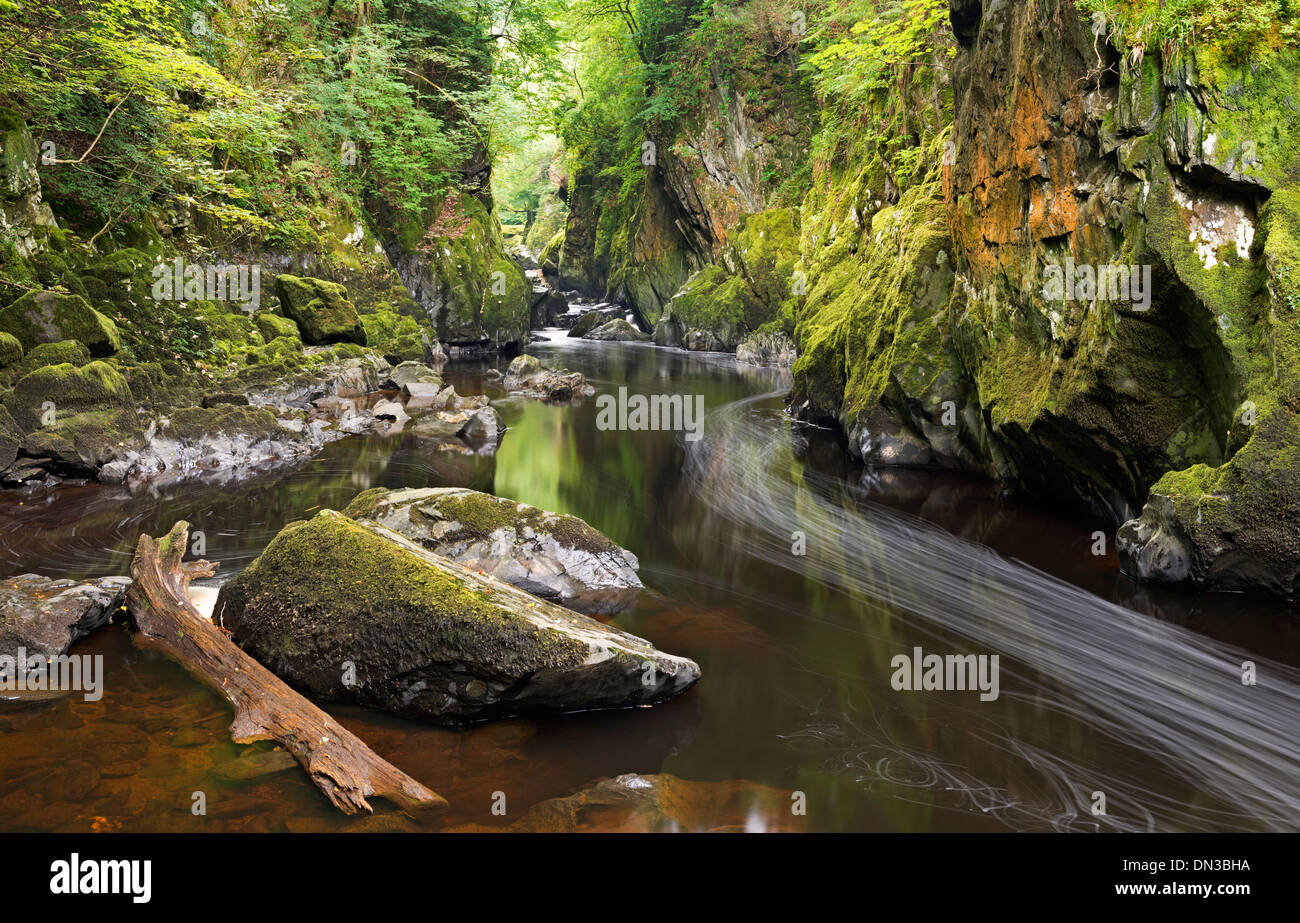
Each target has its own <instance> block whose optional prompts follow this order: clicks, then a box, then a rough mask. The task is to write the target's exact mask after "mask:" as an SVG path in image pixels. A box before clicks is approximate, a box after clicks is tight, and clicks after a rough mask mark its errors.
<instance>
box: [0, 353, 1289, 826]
mask: <svg viewBox="0 0 1300 923" xmlns="http://www.w3.org/2000/svg"><path fill="white" fill-rule="evenodd" d="M530 351H533V352H535V353H536V354H537V355H539V356H540V357H541V358H542V359H543V361H545V362H547V363H548V364H554V365H563V366H567V367H568V368H572V369H578V370H581V371H583V372H584V373H586V374H587V375H588V377H589V378H590V379H591V380H592V382H593V384H595V385H596V387H597V391H598V393H605V392H612V391H616V390H617V388H618V387H619V386H621V385H627V386H628V387H629V389H630V390H631V391H632V392H640V393H678V394H683V395H695V394H701V395H703V396H704V402H705V407H706V410H707V412H708V417H707V420H706V422H705V426H704V430H703V438H702V439H701V440H699V441H698V442H691V441H687V440H686V439H684V438H683V434H681V433H671V432H619V431H601V430H600V429H598V428H597V426H596V405H595V400H594V399H592V398H588V399H586V400H584V401H580V402H577V403H575V404H573V405H565V406H552V405H546V404H542V403H539V402H536V401H530V400H524V399H518V398H511V399H509V400H506V401H504V402H502V403H501V404H500V405H499V406H500V409H501V412H502V414H503V417H504V419H505V422H506V423H507V425H508V426H509V430H508V432H507V433H506V435H505V438H504V439H503V441H502V444H501V446H500V449H499V450H498V451H497V453H496V454H495V456H493V457H485V456H458V455H448V454H433V453H430V452H429V451H428V449H427V448H426V447H425V446H424V445H422V444H421V443H420V442H419V441H417V440H414V439H411V438H409V437H400V436H399V437H394V438H391V439H383V438H379V437H367V438H362V439H349V440H345V441H343V442H339V443H335V444H333V445H331V446H328V447H327V449H326V450H325V451H324V452H323V453H322V454H321V455H319V456H318V457H316V458H315V459H312V460H311V461H308V462H306V463H303V464H299V465H297V466H295V467H291V468H286V469H283V470H280V471H275V472H267V473H264V474H262V475H260V476H259V477H257V478H256V479H252V480H248V481H245V482H242V483H233V484H220V485H218V484H211V485H203V484H197V485H196V484H190V485H173V486H169V487H167V488H165V489H161V490H159V491H157V492H156V493H151V492H148V491H145V492H141V493H137V494H134V495H132V494H130V493H128V492H126V491H122V490H117V489H110V488H104V487H100V486H96V485H91V486H87V487H64V488H60V489H58V490H55V491H53V492H51V493H48V494H44V495H33V496H26V497H18V496H12V495H11V496H8V497H5V498H3V499H2V500H0V568H3V575H4V576H8V575H11V574H16V573H22V572H26V571H33V572H37V573H42V574H46V575H48V576H73V577H81V576H92V575H100V574H109V573H124V572H125V570H126V567H127V564H128V561H129V556H130V552H131V550H132V548H133V547H134V543H135V539H136V537H137V536H138V535H139V534H140V533H141V532H149V533H152V534H159V533H162V532H164V531H166V530H167V529H168V528H169V527H170V526H171V524H172V523H173V522H174V521H175V520H176V519H179V518H184V519H187V520H189V521H190V522H191V523H192V525H193V528H194V529H198V530H202V531H203V533H204V537H205V540H206V544H207V549H206V554H207V557H209V558H211V559H213V560H218V561H221V562H222V567H221V570H220V572H219V576H218V580H220V579H228V578H229V577H230V576H231V575H233V574H234V573H236V572H237V571H238V570H239V569H241V568H242V567H244V566H246V565H247V564H248V563H249V562H250V561H251V560H252V559H253V558H254V557H256V555H257V554H258V553H259V551H260V550H261V549H262V548H263V547H264V546H265V544H266V543H267V542H268V541H269V540H270V539H271V537H272V536H274V535H275V533H276V532H277V531H278V530H279V529H280V528H281V527H282V526H283V525H284V524H285V523H287V522H290V521H292V520H294V519H297V518H301V517H303V516H304V515H308V514H310V513H312V512H314V511H315V510H317V509H320V508H339V507H341V506H343V505H344V504H346V503H347V501H348V500H349V499H350V498H351V497H352V496H354V495H355V494H356V493H357V492H359V491H361V490H364V489H366V488H368V487H373V486H391V487H397V486H442V485H460V486H468V487H473V488H476V489H479V490H486V491H491V492H494V493H497V494H500V495H502V496H508V497H512V498H515V499H518V500H522V501H525V502H528V503H532V504H535V505H537V506H541V507H543V508H546V509H550V510H556V511H561V512H567V513H572V514H573V515H576V516H579V517H582V518H583V519H585V520H587V521H588V522H589V523H591V524H592V525H593V526H595V527H596V528H598V529H600V530H602V531H603V532H605V533H606V534H608V535H609V536H610V537H611V538H612V539H613V540H615V541H616V542H619V543H620V544H622V545H623V546H625V547H627V548H629V549H631V550H632V551H634V552H635V553H636V554H637V555H638V557H639V558H640V561H641V576H642V579H643V580H644V582H645V583H646V585H647V587H649V588H650V590H651V591H650V592H647V593H646V594H645V596H644V598H643V600H642V602H641V603H640V604H639V605H638V606H637V607H636V608H634V609H632V610H629V611H628V612H626V613H624V614H622V615H621V616H619V617H618V619H617V620H616V622H617V624H619V625H620V626H621V627H623V628H626V629H627V630H630V631H632V632H635V633H637V634H639V635H642V636H643V637H645V638H648V639H649V640H651V641H652V642H654V643H655V644H656V645H657V646H659V647H660V648H662V649H663V650H665V651H668V652H670V653H674V654H682V655H686V656H689V657H692V658H694V659H695V660H697V661H698V662H699V663H700V665H701V667H702V669H703V679H702V680H701V682H700V683H699V684H698V685H697V686H696V687H695V688H694V689H693V690H691V691H690V692H688V693H687V694H686V695H684V696H682V697H681V698H679V699H677V700H674V701H672V702H669V703H666V704H664V705H660V706H657V707H655V708H650V709H636V710H629V711H621V712H604V713H590V714H578V715H567V716H561V717H556V718H554V719H551V720H546V721H524V720H515V721H505V722H495V723H492V724H486V725H480V726H476V727H471V728H464V729H456V730H448V729H442V728H438V727H434V726H431V725H427V724H422V723H419V722H416V721H412V720H407V719H402V718H395V717H391V716H388V715H384V714H381V713H376V712H370V711H365V710H361V709H355V708H338V707H332V708H330V707H329V706H327V708H330V710H331V712H332V713H334V714H335V715H336V716H337V717H338V718H339V719H340V720H341V721H342V722H343V723H344V724H346V725H347V726H348V727H349V728H350V729H352V730H353V731H355V732H356V733H358V734H359V735H360V736H361V737H362V738H363V739H365V740H366V741H367V742H369V743H370V744H371V745H372V746H373V747H374V748H375V749H376V750H377V751H378V752H379V753H380V754H381V755H383V756H384V757H386V758H388V759H390V760H391V761H393V762H394V763H395V764H396V765H398V766H399V767H401V768H402V769H403V770H405V771H407V772H408V773H410V774H411V775H413V776H415V777H416V778H418V779H419V780H420V781H422V782H424V783H426V784H427V785H429V786H430V787H431V788H433V789H434V790H436V791H438V792H439V793H440V794H442V795H443V796H444V797H445V798H447V799H448V801H449V802H450V803H451V806H452V807H451V810H450V811H448V812H447V813H445V814H444V815H442V816H441V817H439V818H437V819H432V820H430V819H413V818H407V817H405V816H402V815H394V814H392V813H382V814H381V815H380V816H377V817H375V818H365V819H361V820H357V819H349V818H344V817H342V816H341V815H338V814H337V812H335V811H334V810H333V809H332V808H330V807H329V805H328V803H327V802H326V801H325V799H324V798H323V797H321V796H320V794H319V793H318V792H317V791H316V789H315V788H314V787H313V786H312V785H311V784H310V783H309V782H308V781H307V779H306V777H305V775H304V774H303V773H302V772H301V771H299V770H298V769H297V768H296V767H292V766H290V767H289V768H287V769H286V768H285V767H284V762H283V758H284V754H283V753H276V752H273V751H272V750H271V747H270V746H269V745H266V746H258V747H240V746H236V745H235V744H233V743H231V742H230V741H229V738H228V736H227V733H226V728H227V725H228V723H229V719H230V714H229V711H228V709H227V707H226V706H225V704H224V703H223V701H222V700H221V699H219V698H218V697H217V696H216V695H214V694H212V693H210V692H208V691H207V690H206V689H204V688H203V687H201V686H200V685H199V684H197V683H196V682H195V681H193V680H192V679H190V677H189V676H188V675H187V674H186V673H185V672H184V671H183V670H182V669H181V668H180V667H178V666H176V665H175V664H173V663H171V662H169V661H167V660H166V659H165V658H162V657H160V656H158V655H156V654H151V653H144V652H139V651H136V650H134V649H133V648H132V647H131V644H130V641H129V636H128V634H127V632H126V631H125V629H124V628H122V627H120V626H111V627H109V628H106V629H104V630H103V631H101V632H99V633H98V634H97V635H96V636H94V637H92V638H91V639H88V640H87V641H86V642H83V643H82V644H81V645H79V646H78V647H77V648H76V649H75V650H74V653H91V654H95V653H98V654H102V655H104V657H105V663H106V670H107V676H106V680H105V695H104V698H103V700H102V701H100V702H84V701H81V700H80V699H79V698H78V699H72V698H65V699H60V700H56V701H53V702H42V703H29V704H23V705H13V704H4V705H0V734H3V738H0V740H2V741H3V745H2V746H0V829H4V830H15V829H23V830H26V829H38V830H89V829H102V830H285V829H289V830H345V829H430V830H447V829H479V828H505V827H509V826H511V825H515V826H516V827H517V828H519V829H584V830H587V829H591V830H605V829H631V830H639V829H698V830H710V829H749V830H765V829H770V830H833V831H844V830H905V831H926V830H1009V829H1010V830H1051V829H1061V830H1081V831H1087V830H1098V829H1100V830H1110V829H1118V830H1267V829H1284V830H1285V829H1296V828H1297V827H1298V826H1300V773H1298V772H1297V769H1300V670H1297V669H1296V667H1297V665H1300V633H1298V632H1297V629H1296V627H1295V620H1294V618H1293V617H1292V614H1291V607H1290V606H1289V605H1288V604H1286V603H1282V602H1277V601H1272V600H1267V599H1254V598H1250V597H1245V596H1231V595H1210V596H1199V597H1197V596H1190V595H1183V594H1179V593H1172V592H1163V591H1153V590H1149V589H1146V588H1142V587H1139V586H1137V585H1135V584H1133V583H1132V582H1131V581H1129V580H1127V579H1126V578H1124V577H1122V576H1121V575H1120V574H1119V573H1118V569H1117V566H1116V563H1115V560H1114V557H1113V555H1108V556H1103V557H1096V556H1093V555H1092V554H1091V552H1090V545H1091V544H1092V532H1093V530H1094V528H1095V526H1094V525H1092V524H1089V523H1085V522H1081V521H1078V520H1077V519H1073V518H1071V517H1069V516H1067V515H1063V514H1059V513H1056V512H1053V511H1051V510H1048V509H1046V508H1044V507H1042V506H1041V505H1036V504H1033V503H1028V502H1024V501H1020V500H1014V499H1008V498H1006V497H1004V496H1003V495H1002V494H1001V492H1000V491H999V490H997V488H995V487H994V486H992V485H989V484H987V483H984V482H980V481H975V480H970V479H965V478H959V477H954V476H950V475H931V474H925V473H918V472H887V473H881V472H872V471H868V470H866V469H864V468H862V467H861V466H859V465H856V464H854V463H853V462H852V461H851V460H849V459H847V458H846V457H845V455H844V453H843V452H842V450H841V448H840V447H839V446H838V445H837V444H836V440H835V438H834V436H833V435H832V434H829V433H826V432H823V431H819V430H817V429H815V428H812V427H807V426H803V425H799V424H792V423H791V421H790V420H789V418H788V416H787V415H786V413H785V406H784V403H783V401H782V397H781V396H782V395H783V394H784V393H785V390H786V388H787V387H788V378H787V377H786V375H785V374H784V373H781V372H778V371H774V370H759V369H753V368H744V367H738V366H737V365H736V364H735V362H734V361H733V360H731V359H730V358H729V357H725V356H708V355H699V354H686V353H682V352H677V351H669V350H662V349H655V348H653V347H651V346H648V345H644V344H616V343H609V344H603V343H590V342H583V341H574V340H569V339H567V338H565V337H563V336H562V335H560V336H557V337H556V338H555V339H553V340H552V341H551V342H549V343H545V344H537V345H535V346H534V347H533V348H532V349H531V350H530ZM486 369H487V366H486V365H482V364H456V365H453V366H450V367H449V368H448V369H447V378H448V379H449V380H450V381H451V382H452V383H453V384H455V385H456V387H457V390H458V391H460V392H461V393H463V394H464V393H479V392H483V391H486V392H487V393H488V394H489V395H491V396H493V397H501V396H503V394H502V392H501V391H500V389H499V387H498V386H497V385H494V384H493V383H492V382H490V381H488V380H487V378H486V377H485V374H484V373H485V371H486ZM796 531H798V532H802V533H803V534H804V536H805V543H806V553H805V554H802V555H797V554H793V553H792V544H793V537H794V536H793V533H795V532H796ZM917 646H920V647H922V648H923V649H924V650H925V652H926V653H939V654H947V653H957V654H966V653H972V654H982V653H983V654H997V655H999V658H1000V665H1001V671H1000V678H1001V683H1000V694H999V696H998V698H997V699H996V700H994V701H981V700H980V698H979V695H978V693H976V692H899V691H895V690H894V689H893V688H892V687H891V684H890V678H891V675H892V673H893V670H892V668H891V663H890V662H891V658H893V657H894V656H895V655H898V654H907V653H911V651H912V649H913V648H914V647H917ZM1243 660H1253V661H1255V662H1256V663H1257V664H1258V669H1259V676H1260V681H1259V684H1258V685H1256V686H1243V685H1242V684H1241V683H1240V680H1239V676H1240V666H1241V662H1242V661H1243ZM626 773H638V774H641V775H642V776H645V777H655V776H658V777H659V778H657V779H653V780H652V782H650V783H646V782H643V781H640V780H637V779H631V780H624V782H622V783H619V784H618V785H616V786H614V789H615V790H616V793H615V796H611V794H610V791H611V788H610V785H609V784H608V783H607V784H606V785H605V786H603V787H596V783H598V782H599V780H602V779H607V778H610V777H616V776H620V775H623V774H626ZM665 776H670V777H672V778H666V777H665ZM647 784H649V785H650V787H649V788H647V787H646V786H647ZM619 786H622V787H621V788H619ZM199 791H201V792H203V793H205V795H206V799H207V814H206V815H205V816H195V815H194V814H193V813H192V812H191V805H192V803H193V800H192V799H193V794H194V793H195V792H199ZM1098 791H1100V792H1104V793H1105V797H1106V812H1107V813H1106V814H1105V815H1102V816H1098V815H1095V814H1094V813H1093V805H1094V802H1095V800H1096V799H1095V796H1094V794H1093V793H1094V792H1098ZM647 792H651V793H653V794H652V795H647V794H646V793H647ZM795 792H797V793H802V796H801V797H799V796H793V795H792V793H795ZM497 793H502V794H500V795H499V794H497ZM575 793H582V794H580V795H578V796H577V797H574V796H575ZM502 795H503V796H504V799H505V814H504V816H502V815H500V814H494V813H493V810H492V808H493V806H494V804H495V805H498V806H499V805H500V804H501V798H502ZM548 799H568V800H567V801H561V802H554V803H551V804H547V805H544V806H543V807H541V808H538V809H537V810H534V811H533V812H532V814H531V815H530V814H529V810H530V808H534V806H537V805H539V804H540V803H542V802H545V801H547V800H548ZM798 803H805V804H806V813H803V814H799V813H794V812H793V811H792V805H795V804H798ZM381 811H382V809H381Z"/></svg>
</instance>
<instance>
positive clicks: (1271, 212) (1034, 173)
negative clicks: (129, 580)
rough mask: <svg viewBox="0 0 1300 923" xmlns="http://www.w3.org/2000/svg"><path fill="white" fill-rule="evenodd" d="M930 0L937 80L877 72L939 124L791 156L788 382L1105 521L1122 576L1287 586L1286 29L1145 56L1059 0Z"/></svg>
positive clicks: (919, 455)
mask: <svg viewBox="0 0 1300 923" xmlns="http://www.w3.org/2000/svg"><path fill="white" fill-rule="evenodd" d="M953 22H954V28H955V31H956V33H957V36H958V44H959V47H958V48H957V50H956V57H955V58H954V62H953V67H952V70H951V74H952V77H951V85H950V86H945V85H943V78H942V75H941V74H929V75H919V76H918V78H917V80H916V81H914V82H913V85H912V86H911V87H910V88H909V89H900V90H898V91H896V92H899V93H902V94H903V95H904V97H905V98H904V99H902V100H900V102H901V103H902V104H903V105H910V106H915V107H917V109H916V111H920V109H922V108H925V107H927V106H928V107H929V111H931V112H932V115H933V117H935V118H936V120H937V121H936V124H939V125H944V124H948V123H950V124H951V125H952V128H951V133H950V135H949V136H948V137H945V136H944V134H943V133H936V134H934V135H932V136H930V137H928V138H926V139H923V140H922V143H921V145H920V146H919V147H918V148H917V155H918V157H919V159H918V161H917V164H918V169H917V170H916V171H915V172H914V173H913V174H912V175H911V176H910V177H909V178H908V179H907V181H906V182H892V181H887V180H888V177H886V178H885V179H883V180H882V178H881V177H879V176H878V175H875V174H873V173H872V169H873V168H871V167H870V166H868V165H865V164H862V163H846V164H838V165H837V164H831V165H829V166H827V168H826V169H825V170H823V171H821V172H820V173H819V175H817V176H815V178H814V188H813V191H812V192H811V193H810V194H809V196H808V197H807V199H806V200H805V204H804V209H803V212H802V214H803V227H802V241H803V249H804V254H803V256H804V263H805V264H806V266H807V270H808V292H807V296H806V299H805V300H804V301H803V302H802V303H801V305H800V306H799V308H798V311H797V319H798V325H797V328H796V340H797V341H798V344H799V352H800V356H799V359H798V360H797V361H796V363H795V365H794V392H793V401H792V407H793V408H794V409H795V411H796V412H797V413H799V414H801V415H803V416H805V417H807V418H811V419H817V420H824V421H834V422H836V423H838V424H839V425H840V426H841V427H842V428H843V429H844V431H845V432H846V433H847V435H848V442H849V446H850V448H851V450H852V451H853V452H854V453H855V454H857V455H859V456H860V457H862V458H863V460H865V461H867V462H868V463H872V464H882V465H883V464H899V463H902V464H924V465H933V466H938V467H945V468H958V469H966V470H974V471H979V472H982V473H984V474H987V475H989V476H992V477H994V478H996V479H998V480H1001V481H1004V482H1007V483H1010V484H1014V485H1016V486H1018V487H1020V488H1022V489H1024V490H1025V491H1027V492H1029V493H1032V494H1035V495H1037V496H1040V497H1045V498H1050V499H1051V500H1053V501H1054V502H1058V503H1064V504H1069V505H1071V506H1073V507H1074V508H1075V509H1076V510H1078V511H1079V512H1081V513H1084V514H1086V515H1089V516H1090V517H1094V518H1097V519H1099V520H1102V521H1108V522H1110V523H1113V524H1115V525H1117V526H1118V525H1119V524H1121V523H1127V524H1126V525H1124V526H1123V528H1122V529H1121V530H1120V533H1119V537H1120V542H1119V544H1120V547H1121V554H1122V557H1121V561H1122V562H1123V566H1124V568H1125V570H1126V571H1127V572H1129V573H1131V574H1133V575H1135V576H1138V577H1142V578H1146V579H1162V580H1168V581H1175V582H1181V583H1188V584H1191V585H1194V586H1210V585H1218V586H1224V587H1238V586H1247V585H1251V586H1261V585H1262V586H1265V587H1270V588H1273V589H1276V590H1278V591H1280V592H1283V593H1294V592H1296V591H1297V590H1298V589H1300V541H1298V540H1297V538H1296V536H1297V535H1300V478H1298V477H1297V476H1296V473H1295V472H1296V463H1295V460H1294V459H1295V457H1296V452H1297V447H1300V416H1298V415H1297V413H1296V410H1295V408H1296V407H1297V406H1300V373H1297V372H1295V371H1293V370H1296V369H1298V368H1300V339H1297V338H1296V337H1294V336H1292V335H1291V333H1290V332H1286V333H1284V332H1283V331H1291V330H1294V329H1295V326H1296V324H1297V323H1300V319H1298V315H1297V313H1296V312H1297V310H1300V289H1298V288H1297V287H1296V282H1295V280H1296V279H1297V278H1300V274H1298V271H1297V267H1300V251H1298V250H1297V248H1296V245H1295V241H1296V239H1297V238H1296V228H1298V227H1300V211H1298V210H1297V205H1296V203H1297V201H1298V200H1297V192H1298V191H1300V188H1298V187H1297V185H1296V177H1297V176H1300V128H1298V127H1297V123H1296V120H1295V119H1294V118H1291V117H1290V116H1289V115H1286V116H1282V115H1280V113H1292V112H1294V106H1295V101H1294V99H1293V98H1292V97H1293V93H1294V87H1295V86H1296V83H1297V79H1298V78H1300V56H1297V54H1296V53H1295V52H1294V51H1288V52H1280V53H1274V54H1268V55H1265V56H1263V57H1262V58H1261V59H1260V60H1258V61H1255V62H1252V63H1251V64H1249V65H1246V66H1242V67H1235V66H1228V65H1226V64H1225V63H1224V62H1223V60H1222V58H1216V57H1215V56H1214V53H1213V51H1212V50H1211V51H1207V50H1206V49H1202V48H1199V47H1194V48H1191V49H1189V50H1188V53H1187V55H1186V56H1182V57H1180V58H1179V59H1178V60H1165V59H1164V57H1163V55H1162V54H1161V53H1160V51H1159V50H1158V49H1150V48H1148V49H1146V51H1145V53H1142V50H1141V49H1138V48H1134V47H1131V46H1129V45H1126V44H1125V41H1124V39H1123V37H1122V36H1121V35H1118V34H1113V33H1107V32H1103V34H1102V35H1100V36H1094V34H1093V32H1092V28H1091V23H1089V22H1088V21H1086V20H1085V19H1084V18H1083V17H1082V16H1081V15H1080V13H1079V12H1078V10H1077V9H1076V8H1075V6H1074V5H1073V4H1069V3H1049V4H1046V5H1043V4H1040V5H1026V4H991V3H984V4H972V3H963V4H957V5H954V20H953ZM1048 23H1051V25H1050V26H1049V25H1048ZM1099 56H1100V57H1099ZM1099 60H1100V61H1101V65H1100V66H1099V63H1098V62H1099ZM936 81H937V83H936ZM948 98H951V99H952V100H954V103H953V104H951V106H950V105H949V104H948V103H946V102H939V103H937V104H936V103H935V102H933V101H934V100H941V99H948ZM927 100H929V101H928V102H927ZM849 190H853V191H854V192H853V193H852V194H849ZM1119 269H1122V270H1123V271H1124V275H1123V276H1122V277H1118V276H1116V275H1114V274H1112V272H1113V270H1119ZM1102 271H1105V272H1106V274H1107V275H1106V276H1105V277H1102V278H1103V279H1104V281H1103V282H1102V283H1101V284H1100V286H1098V284H1097V283H1096V279H1097V278H1098V273H1099V272H1102ZM1067 274H1068V279H1066V278H1065V277H1066V276H1067ZM1090 276H1091V278H1092V280H1093V281H1092V282H1091V283H1090V282H1089V278H1090ZM1054 280H1055V281H1056V282H1062V280H1065V281H1064V282H1063V283H1062V284H1057V285H1054V284H1053V282H1054ZM1121 282H1122V283H1124V284H1119V283H1121Z"/></svg>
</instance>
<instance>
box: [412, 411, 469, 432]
mask: <svg viewBox="0 0 1300 923" xmlns="http://www.w3.org/2000/svg"><path fill="white" fill-rule="evenodd" d="M467 425H469V414H468V413H465V412H464V411H457V410H435V411H433V412H431V413H427V414H424V415H423V416H421V417H420V418H419V419H417V420H416V421H415V422H414V423H413V424H412V425H411V426H410V429H409V432H411V433H412V434H414V435H416V436H424V437H427V438H429V439H447V438H449V437H451V436H456V435H458V434H459V433H460V431H461V430H463V429H464V428H465V427H466V426H467Z"/></svg>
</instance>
